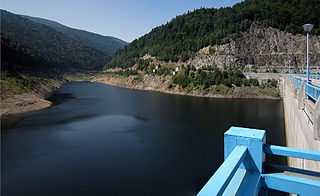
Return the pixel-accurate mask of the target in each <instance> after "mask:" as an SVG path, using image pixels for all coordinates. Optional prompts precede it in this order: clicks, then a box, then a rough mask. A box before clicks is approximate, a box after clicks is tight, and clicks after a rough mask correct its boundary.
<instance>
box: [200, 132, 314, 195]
mask: <svg viewBox="0 0 320 196" xmlns="http://www.w3.org/2000/svg"><path fill="white" fill-rule="evenodd" d="M265 138H266V136H265V131H264V130H257V129H247V128H240V127H231V128H230V129H229V130H228V131H227V132H225V134H224V152H225V161H224V162H223V164H222V165H221V166H220V167H219V169H218V170H217V171H216V172H215V174H214V175H213V176H212V177H211V178H210V179H209V181H208V182H207V183H206V184H205V186H204V187H203V188H202V189H201V190H200V192H199V193H198V195H199V196H207V195H261V196H263V195H267V194H268V189H274V190H278V191H283V192H288V193H294V194H298V195H319V194H320V173H319V172H313V171H306V170H301V169H296V168H289V167H287V166H278V168H288V169H287V171H290V173H265V172H264V171H263V167H262V166H263V164H264V161H265V158H264V157H265V154H271V155H280V156H289V157H296V158H303V159H310V160H316V161H320V152H317V151H309V150H301V149H294V148H288V147H281V146H274V145H266V144H265ZM292 171H294V172H295V173H292ZM302 174H303V175H302Z"/></svg>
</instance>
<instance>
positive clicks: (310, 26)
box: [303, 24, 313, 82]
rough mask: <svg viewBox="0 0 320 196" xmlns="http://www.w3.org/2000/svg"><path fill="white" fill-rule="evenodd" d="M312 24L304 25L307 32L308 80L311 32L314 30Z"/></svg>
mask: <svg viewBox="0 0 320 196" xmlns="http://www.w3.org/2000/svg"><path fill="white" fill-rule="evenodd" d="M312 27H313V25H312V24H305V25H303V29H304V30H305V31H306V32H307V82H310V81H309V32H310V31H311V30H312Z"/></svg>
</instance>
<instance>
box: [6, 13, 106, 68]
mask: <svg viewBox="0 0 320 196" xmlns="http://www.w3.org/2000/svg"><path fill="white" fill-rule="evenodd" d="M1 33H2V34H6V35H7V36H9V37H10V39H12V40H14V42H18V43H19V44H18V45H23V46H24V47H26V48H27V49H26V51H27V53H28V55H29V56H32V57H36V58H34V59H33V60H35V61H37V60H39V61H41V62H36V63H35V64H37V65H41V66H42V69H46V68H52V67H55V69H56V70H57V71H59V72H63V73H65V72H83V71H88V70H101V69H102V68H103V65H104V64H105V63H106V62H108V61H109V60H110V58H111V57H108V56H106V55H105V54H104V53H103V52H101V51H98V50H96V49H93V48H90V47H88V46H86V45H84V44H83V43H81V42H79V41H76V40H74V39H71V38H70V37H68V36H66V35H64V34H63V33H60V32H58V31H56V30H54V29H52V28H50V27H48V26H45V25H43V24H39V23H35V22H32V21H30V20H28V19H26V18H23V17H21V16H19V15H15V14H12V13H9V12H7V11H4V10H1ZM12 43H13V42H12ZM16 46H17V44H13V45H10V44H9V45H8V47H9V48H11V47H13V49H12V50H16V51H19V49H17V48H16V49H14V47H16ZM14 56H17V55H16V54H15V55H14ZM3 59H8V58H6V57H5V56H4V57H3ZM20 62H21V61H20ZM24 62H25V63H28V64H30V62H29V61H28V60H25V61H24ZM43 62H47V63H43ZM2 63H4V61H2ZM10 66H15V65H12V64H10ZM20 66H22V67H24V66H25V65H21V64H20ZM29 73H30V72H29Z"/></svg>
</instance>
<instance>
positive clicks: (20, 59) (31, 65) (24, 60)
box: [1, 33, 56, 77]
mask: <svg viewBox="0 0 320 196" xmlns="http://www.w3.org/2000/svg"><path fill="white" fill-rule="evenodd" d="M1 72H4V73H7V74H9V75H10V76H18V77H19V74H22V75H33V76H50V75H55V74H56V73H55V72H56V68H55V67H54V65H51V64H50V63H49V62H48V61H46V60H45V59H43V58H42V57H40V56H38V55H37V54H35V53H34V52H32V50H30V49H29V48H27V47H25V46H23V45H22V44H20V43H19V42H17V41H14V40H13V39H11V38H10V37H9V36H7V35H6V34H4V33H1Z"/></svg>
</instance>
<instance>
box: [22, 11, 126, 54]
mask: <svg viewBox="0 0 320 196" xmlns="http://www.w3.org/2000/svg"><path fill="white" fill-rule="evenodd" d="M23 17H25V18H27V19H29V20H31V21H33V22H37V23H41V24H44V25H47V26H49V27H52V28H54V29H55V30H57V31H59V32H61V33H64V34H66V35H68V36H69V37H71V38H72V39H75V40H78V41H80V42H82V43H84V44H86V45H88V46H90V47H92V48H95V49H97V50H100V51H102V52H105V53H114V52H116V51H117V50H118V49H119V48H122V47H123V46H125V45H127V44H128V43H127V42H125V41H123V40H121V39H118V38H115V37H111V36H102V35H98V34H95V33H90V32H87V31H83V30H78V29H73V28H70V27H67V26H65V25H62V24H60V23H57V22H54V21H51V20H46V19H42V18H36V17H31V16H23Z"/></svg>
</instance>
